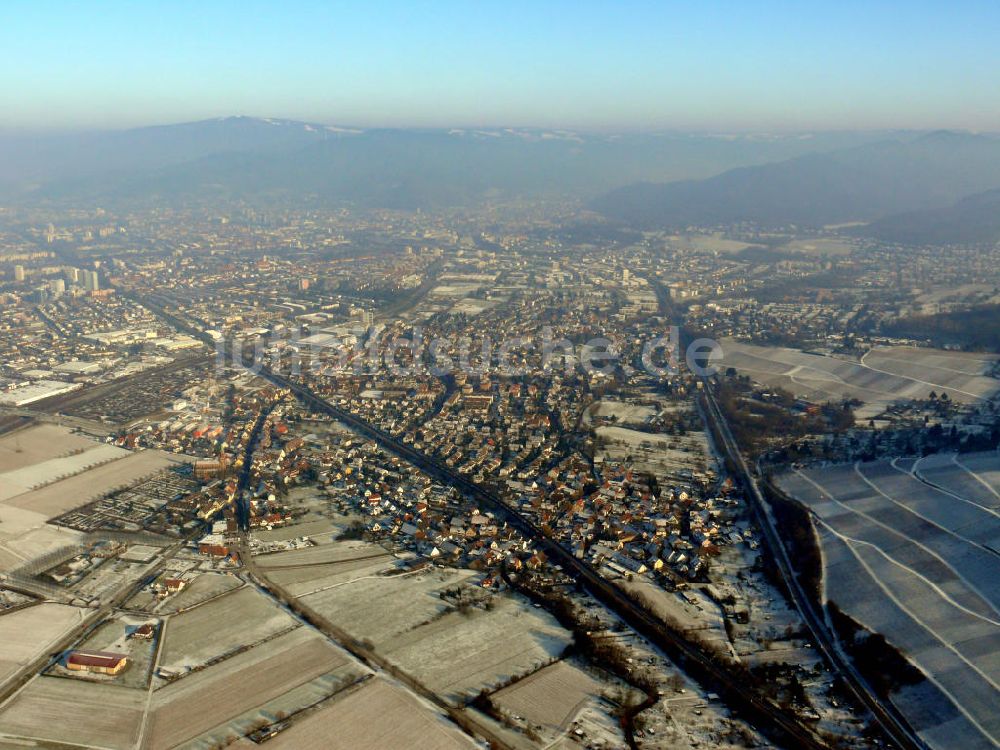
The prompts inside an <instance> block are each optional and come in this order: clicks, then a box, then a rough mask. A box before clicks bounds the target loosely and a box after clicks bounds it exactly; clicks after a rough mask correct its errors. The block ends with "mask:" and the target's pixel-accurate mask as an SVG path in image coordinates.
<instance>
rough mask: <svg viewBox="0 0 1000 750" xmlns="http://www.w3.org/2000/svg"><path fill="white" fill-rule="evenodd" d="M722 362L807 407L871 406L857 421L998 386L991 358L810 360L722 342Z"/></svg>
mask: <svg viewBox="0 0 1000 750" xmlns="http://www.w3.org/2000/svg"><path fill="white" fill-rule="evenodd" d="M720 344H721V346H722V352H723V353H722V358H721V359H719V360H716V361H715V362H714V364H716V365H717V366H719V367H722V368H726V367H734V368H736V369H737V370H738V371H740V372H742V373H745V374H747V375H749V376H750V377H751V378H753V379H754V380H756V381H757V382H758V383H761V384H763V385H765V386H768V387H772V388H783V389H785V390H787V391H790V392H791V393H794V394H795V395H796V396H798V397H800V398H803V399H806V400H808V401H814V402H823V401H840V400H842V399H858V400H859V401H863V402H865V403H866V404H869V405H870V408H869V409H866V410H865V411H864V412H863V413H862V412H859V415H860V416H868V415H869V414H871V415H872V416H874V415H875V414H878V413H880V412H881V411H882V410H883V409H884V408H885V406H886V405H888V404H890V403H892V402H893V401H898V400H908V399H926V398H927V397H928V395H929V394H930V393H931V391H936V392H937V393H939V394H941V393H946V394H948V397H949V398H950V399H951V400H953V401H957V402H959V403H972V402H977V401H981V400H985V399H988V398H990V397H991V396H993V395H995V394H996V393H998V392H1000V380H996V379H995V378H991V377H988V376H987V375H986V374H985V373H986V372H987V371H988V370H989V368H990V367H991V366H992V363H994V362H995V361H996V359H997V357H996V356H989V355H982V354H969V353H965V352H951V351H944V350H939V349H915V348H912V347H877V348H875V349H873V350H871V351H870V352H868V353H867V354H865V355H864V356H863V357H862V358H861V359H860V360H850V359H840V358H837V357H828V356H824V355H820V354H810V353H807V352H804V351H800V350H798V349H787V348H784V347H769V346H756V345H754V344H745V343H742V342H739V341H736V340H734V339H723V340H722V341H721V342H720Z"/></svg>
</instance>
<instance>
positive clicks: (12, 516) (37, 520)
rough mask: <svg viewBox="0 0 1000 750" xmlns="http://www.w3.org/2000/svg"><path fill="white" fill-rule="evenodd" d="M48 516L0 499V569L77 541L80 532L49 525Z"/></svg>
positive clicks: (80, 535)
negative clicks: (11, 504) (14, 505)
mask: <svg viewBox="0 0 1000 750" xmlns="http://www.w3.org/2000/svg"><path fill="white" fill-rule="evenodd" d="M47 521H48V516H46V515H43V514H41V513H35V512H33V511H30V510H24V509H23V508H15V507H12V506H10V505H4V504H3V503H2V502H0V572H3V571H7V570H11V569H13V568H17V567H19V566H21V565H23V564H24V563H26V562H28V561H30V560H32V559H34V558H36V557H38V556H39V555H44V554H45V553H47V552H51V551H52V550H53V549H57V548H59V547H69V546H72V545H74V544H76V543H78V542H79V541H80V540H81V539H82V538H83V534H81V533H79V532H77V531H73V530H72V529H66V528H63V527H61V526H52V525H50V524H49V523H47Z"/></svg>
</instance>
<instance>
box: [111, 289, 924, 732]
mask: <svg viewBox="0 0 1000 750" xmlns="http://www.w3.org/2000/svg"><path fill="white" fill-rule="evenodd" d="M122 291H123V293H125V294H126V295H128V292H127V291H126V290H122ZM129 296H131V295H129ZM133 299H135V301H136V302H138V303H139V304H142V305H143V306H145V307H148V308H149V309H150V310H152V311H153V312H154V313H156V314H157V315H159V316H160V317H161V318H163V319H164V320H166V321H168V322H170V323H171V324H172V325H174V326H175V327H177V328H178V329H180V330H182V331H184V332H186V333H189V334H191V335H193V336H195V337H197V338H199V339H201V340H202V341H203V342H205V344H206V345H208V346H210V347H212V348H217V349H219V350H220V353H221V354H223V355H225V356H226V357H227V358H228V360H229V361H231V362H232V364H233V365H236V366H240V367H248V368H249V367H250V366H251V365H252V371H253V372H254V373H255V374H257V375H258V376H259V377H262V378H264V379H266V380H269V381H270V382H272V383H274V384H275V385H277V386H279V387H282V388H286V389H288V390H289V391H290V392H291V393H293V394H294V395H295V396H296V397H297V398H298V399H299V400H300V401H301V402H302V403H303V404H305V405H306V406H308V407H309V408H310V409H313V410H314V411H316V412H318V413H322V414H327V415H328V416H331V417H333V418H334V419H336V420H338V421H340V422H342V423H343V424H344V425H346V426H347V427H350V428H351V429H352V430H354V431H355V432H357V433H358V434H360V435H362V436H364V437H367V438H368V439H370V440H372V441H373V442H375V443H376V444H378V445H379V446H380V447H382V448H383V449H384V450H387V451H389V452H391V453H393V454H395V455H397V456H399V457H400V458H403V459H405V460H406V461H409V462H410V463H412V464H413V465H414V466H416V467H417V468H419V469H421V470H422V471H424V472H426V473H427V474H428V475H430V476H432V477H433V478H435V479H437V480H438V481H440V482H442V483H443V484H447V485H449V486H451V487H454V488H456V489H458V490H460V491H461V492H463V493H464V494H465V495H466V496H467V497H469V498H473V499H475V500H477V501H478V502H480V503H482V505H483V506H484V507H486V508H489V509H491V510H493V511H494V512H496V513H497V514H498V515H499V516H500V517H502V518H503V519H504V520H506V521H507V523H509V524H510V525H511V526H512V527H513V528H515V529H516V530H517V531H518V532H520V533H521V534H522V535H523V536H525V537H526V538H527V539H530V540H531V541H532V542H533V543H534V544H536V545H537V547H538V548H539V549H541V550H542V551H544V552H545V553H546V555H547V556H548V558H549V560H550V561H552V562H554V563H556V564H558V565H559V566H560V567H561V569H562V571H563V572H564V573H565V574H567V575H569V576H570V577H572V578H573V579H574V580H576V581H577V583H578V584H580V585H582V586H583V587H585V588H586V589H587V590H588V591H589V592H590V593H591V594H592V595H593V596H594V597H595V598H596V599H598V600H599V601H601V602H602V603H603V604H604V605H605V606H607V607H608V608H609V609H611V610H612V611H614V612H615V613H616V614H617V615H618V616H619V617H621V618H622V619H623V620H624V621H625V622H627V623H628V624H629V625H630V626H631V627H633V628H634V629H635V630H636V631H637V632H639V633H641V634H642V635H644V636H645V637H647V638H648V639H649V640H650V641H651V642H652V643H654V644H655V645H657V646H658V647H660V648H661V649H663V651H664V652H665V653H666V654H667V655H668V656H670V658H671V659H673V660H674V661H675V662H676V663H677V664H678V665H679V666H681V667H682V668H685V669H686V670H687V671H689V672H690V673H691V674H692V675H693V676H695V677H696V678H698V679H699V681H700V682H702V683H703V685H705V687H706V688H708V689H711V690H713V691H715V692H717V693H719V694H720V696H721V697H723V699H724V700H725V701H726V703H727V705H729V706H730V707H731V708H734V709H736V710H737V711H738V712H740V713H741V714H742V715H743V716H744V717H745V718H746V719H747V720H749V721H750V722H751V723H752V724H753V725H754V726H756V727H757V728H758V729H759V730H760V731H761V732H763V733H764V734H766V735H767V736H768V737H770V738H771V739H772V740H773V741H775V742H776V743H778V744H780V745H782V746H785V747H793V748H804V749H806V750H821V749H824V750H825V749H826V748H828V747H829V745H828V744H827V743H826V742H825V741H824V740H823V739H821V738H820V737H819V736H818V735H817V734H816V733H815V732H814V731H813V730H812V728H811V727H810V726H809V725H808V724H807V723H806V722H805V721H803V720H801V719H800V718H798V717H797V716H795V715H793V714H792V713H791V712H789V711H786V710H783V709H782V708H781V707H779V706H778V705H777V704H776V703H774V702H773V701H772V700H771V699H769V698H768V697H766V696H764V695H762V694H761V692H760V691H759V690H758V689H756V688H755V687H754V685H753V684H752V680H750V679H748V675H747V674H746V673H745V672H742V671H739V670H735V669H732V668H731V667H729V666H727V665H724V664H722V663H720V661H719V660H717V659H716V658H715V657H714V656H713V655H711V654H710V653H707V652H705V651H703V650H702V649H701V648H700V647H698V646H696V645H694V644H692V643H691V642H690V641H688V640H687V639H686V638H684V636H683V635H682V634H679V633H677V632H674V631H673V630H671V629H670V628H668V627H667V626H666V624H665V623H664V622H662V621H661V620H660V619H658V618H656V617H655V616H654V615H652V614H651V613H650V612H648V611H647V610H646V609H645V608H643V607H642V606H640V605H639V604H637V603H636V602H634V601H633V600H632V599H630V598H629V597H628V596H626V594H625V593H624V592H623V591H622V590H621V589H620V588H618V587H617V586H615V585H614V584H613V583H612V582H610V581H609V580H607V579H606V578H605V577H604V576H602V575H601V574H600V573H599V572H598V571H597V570H596V569H595V568H594V566H592V565H591V564H589V563H588V562H586V561H584V560H579V559H577V558H576V557H574V556H573V554H571V553H570V552H569V551H568V550H567V549H566V548H564V547H563V546H562V545H560V544H559V543H558V542H556V541H555V540H554V539H552V538H551V537H550V536H549V535H548V534H546V533H545V532H543V531H542V530H541V529H540V528H539V527H538V526H536V525H535V524H534V523H533V522H532V521H531V520H530V519H529V518H526V517H524V516H523V515H521V513H519V512H518V511H517V510H516V509H514V508H513V507H511V506H510V505H508V504H507V502H506V501H505V500H504V499H503V498H502V497H501V496H500V495H499V493H498V492H497V491H496V490H495V489H494V488H492V487H490V486H487V485H485V484H481V483H478V482H474V481H472V480H470V479H469V478H468V477H465V476H463V475H462V474H460V473H458V472H457V471H454V470H453V469H451V467H448V466H446V465H445V464H444V463H443V462H441V461H439V460H438V459H436V458H434V457H433V456H430V455H428V454H426V453H424V452H422V451H418V450H416V449H414V448H413V447H412V446H410V445H407V444H406V443H404V442H402V441H401V440H398V439H397V438H395V437H394V436H392V435H390V434H389V433H388V432H385V431H384V430H382V429H381V428H379V427H377V426H375V425H373V424H371V423H370V422H368V421H367V420H365V419H362V418H361V417H359V416H357V415H356V414H353V413H351V412H350V411H347V410H346V409H343V408H341V407H339V406H336V405H335V404H332V403H330V402H329V401H327V400H326V399H324V398H322V397H320V396H319V395H317V394H316V393H314V392H313V391H312V390H311V389H310V388H308V387H306V386H305V385H303V384H301V383H299V382H296V381H295V380H291V379H289V378H287V377H285V376H284V375H282V374H280V373H277V372H274V371H272V370H271V369H270V368H268V367H265V366H263V365H261V364H259V363H249V362H244V361H242V353H241V357H240V359H239V360H237V359H235V358H234V355H233V351H234V347H233V346H232V345H231V344H230V343H229V342H219V341H217V340H215V339H213V338H212V337H210V336H209V335H208V334H206V333H205V332H204V331H202V330H200V329H199V328H197V327H195V326H194V325H192V324H191V323H189V322H188V321H185V320H183V319H181V318H180V317H178V316H177V315H175V314H173V313H171V312H169V311H168V310H167V306H169V305H170V302H169V300H165V299H161V298H159V297H156V296H151V295H143V296H141V297H139V296H134V297H133ZM737 455H738V454H737ZM897 742H898V743H899V745H900V746H901V747H906V748H911V747H912V748H915V747H919V748H921V750H923V746H922V745H920V744H913V743H910V742H899V741H898V740H897Z"/></svg>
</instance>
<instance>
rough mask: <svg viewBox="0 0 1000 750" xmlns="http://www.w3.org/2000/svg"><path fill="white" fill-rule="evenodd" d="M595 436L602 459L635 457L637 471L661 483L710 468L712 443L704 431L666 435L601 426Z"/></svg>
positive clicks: (622, 459) (613, 459)
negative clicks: (655, 478)
mask: <svg viewBox="0 0 1000 750" xmlns="http://www.w3.org/2000/svg"><path fill="white" fill-rule="evenodd" d="M595 434H596V435H597V440H598V445H599V452H600V455H601V456H603V457H604V458H606V459H609V460H611V461H625V460H626V459H629V458H631V461H632V465H633V466H635V467H636V468H637V469H639V470H640V471H647V472H649V473H651V474H653V475H654V476H656V477H657V478H658V479H661V480H663V479H670V478H672V477H677V476H679V475H682V474H683V473H685V472H692V471H705V470H706V469H707V468H708V466H709V459H708V456H709V450H708V440H707V438H706V437H705V433H703V432H695V431H689V432H688V433H687V434H686V435H666V434H651V433H648V432H640V431H639V430H630V429H628V428H626V427H610V426H605V427H598V428H597V429H596V430H595Z"/></svg>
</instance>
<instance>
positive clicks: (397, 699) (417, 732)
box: [267, 677, 477, 750]
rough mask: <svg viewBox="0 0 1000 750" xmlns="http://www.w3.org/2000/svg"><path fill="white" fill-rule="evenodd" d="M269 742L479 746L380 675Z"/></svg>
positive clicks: (449, 749) (436, 748)
mask: <svg viewBox="0 0 1000 750" xmlns="http://www.w3.org/2000/svg"><path fill="white" fill-rule="evenodd" d="M267 744H268V747H270V748H273V749H274V750H283V749H286V748H287V749H289V750H291V749H294V750H298V748H306V747H324V748H330V749H331V750H356V749H357V748H369V749H370V750H397V748H403V747H405V748H411V749H412V750H465V749H466V748H473V747H476V746H477V745H476V743H475V742H473V740H472V739H471V738H470V737H467V736H466V735H465V734H463V733H462V732H461V731H460V730H459V729H458V728H457V727H456V726H455V725H454V724H452V723H450V722H449V721H448V720H447V719H445V718H444V717H443V716H442V715H441V714H439V713H438V712H437V711H436V710H435V709H434V708H433V707H431V706H430V705H429V704H427V703H424V702H423V701H420V700H418V699H417V698H416V697H414V696H413V695H412V694H411V693H408V692H406V691H404V690H402V689H401V688H400V687H398V686H397V685H395V684H393V683H390V682H388V681H387V680H384V679H382V678H380V677H376V678H374V679H371V680H369V681H368V682H366V683H365V684H364V685H363V686H362V687H361V688H359V689H357V690H353V691H350V692H349V693H347V694H346V695H344V696H343V697H338V698H337V700H335V701H334V702H333V703H331V704H329V705H327V706H325V707H324V708H323V709H321V710H319V711H316V712H315V713H312V714H309V715H308V716H306V717H304V718H303V719H302V720H301V721H296V722H295V723H294V724H293V725H292V727H291V728H290V729H288V730H286V731H284V732H282V733H281V734H279V735H278V736H277V737H275V738H274V739H272V740H270V741H269V742H268V743H267Z"/></svg>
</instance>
